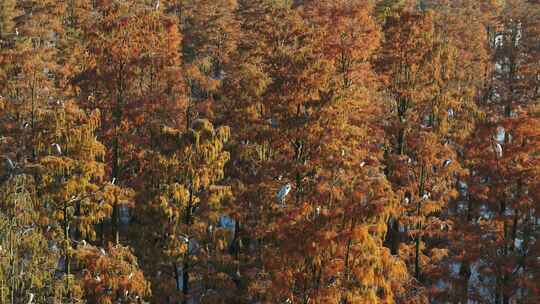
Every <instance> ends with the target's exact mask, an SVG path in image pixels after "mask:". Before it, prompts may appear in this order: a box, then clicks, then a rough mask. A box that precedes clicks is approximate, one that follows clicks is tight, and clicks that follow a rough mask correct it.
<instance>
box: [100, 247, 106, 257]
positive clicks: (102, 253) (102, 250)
mask: <svg viewBox="0 0 540 304" xmlns="http://www.w3.org/2000/svg"><path fill="white" fill-rule="evenodd" d="M99 252H100V253H101V255H107V253H106V252H105V249H103V248H101V247H100V248H99Z"/></svg>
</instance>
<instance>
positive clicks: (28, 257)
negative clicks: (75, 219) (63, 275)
mask: <svg viewBox="0 0 540 304" xmlns="http://www.w3.org/2000/svg"><path fill="white" fill-rule="evenodd" d="M0 198H1V199H0V201H1V204H2V208H1V210H2V211H1V212H0V227H1V232H0V301H1V302H3V303H23V302H24V303H27V302H32V301H36V302H50V303H56V302H57V301H59V300H60V299H61V297H60V292H59V291H60V290H62V280H61V279H59V278H58V277H56V276H55V271H56V267H57V262H58V258H59V252H57V251H54V249H53V248H51V247H50V246H49V244H48V240H47V238H46V237H45V235H44V233H43V230H42V229H43V228H44V227H42V225H41V221H40V219H41V216H40V213H41V212H42V207H41V206H40V203H39V200H38V199H37V195H36V192H35V183H34V180H33V178H32V176H31V175H27V174H17V175H14V176H12V177H11V178H10V179H9V180H7V181H5V182H3V183H2V184H1V185H0Z"/></svg>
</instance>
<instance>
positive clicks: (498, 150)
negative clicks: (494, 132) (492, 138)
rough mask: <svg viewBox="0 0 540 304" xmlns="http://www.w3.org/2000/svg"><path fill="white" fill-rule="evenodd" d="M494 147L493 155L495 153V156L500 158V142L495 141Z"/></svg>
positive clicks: (501, 151)
mask: <svg viewBox="0 0 540 304" xmlns="http://www.w3.org/2000/svg"><path fill="white" fill-rule="evenodd" d="M494 149H495V155H497V158H501V157H502V153H503V149H502V146H501V144H500V143H495V146H494Z"/></svg>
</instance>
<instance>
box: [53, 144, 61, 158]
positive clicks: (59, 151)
mask: <svg viewBox="0 0 540 304" xmlns="http://www.w3.org/2000/svg"><path fill="white" fill-rule="evenodd" d="M51 146H52V147H53V148H54V152H55V153H56V154H58V155H62V148H61V147H60V145H59V144H57V143H53V144H52V145H51Z"/></svg>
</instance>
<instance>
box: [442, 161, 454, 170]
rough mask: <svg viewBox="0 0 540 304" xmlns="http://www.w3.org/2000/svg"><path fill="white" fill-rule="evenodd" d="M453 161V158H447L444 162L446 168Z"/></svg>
mask: <svg viewBox="0 0 540 304" xmlns="http://www.w3.org/2000/svg"><path fill="white" fill-rule="evenodd" d="M451 163H452V160H451V159H447V160H445V161H444V162H443V167H445V168H446V167H448V166H450V164H451Z"/></svg>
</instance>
